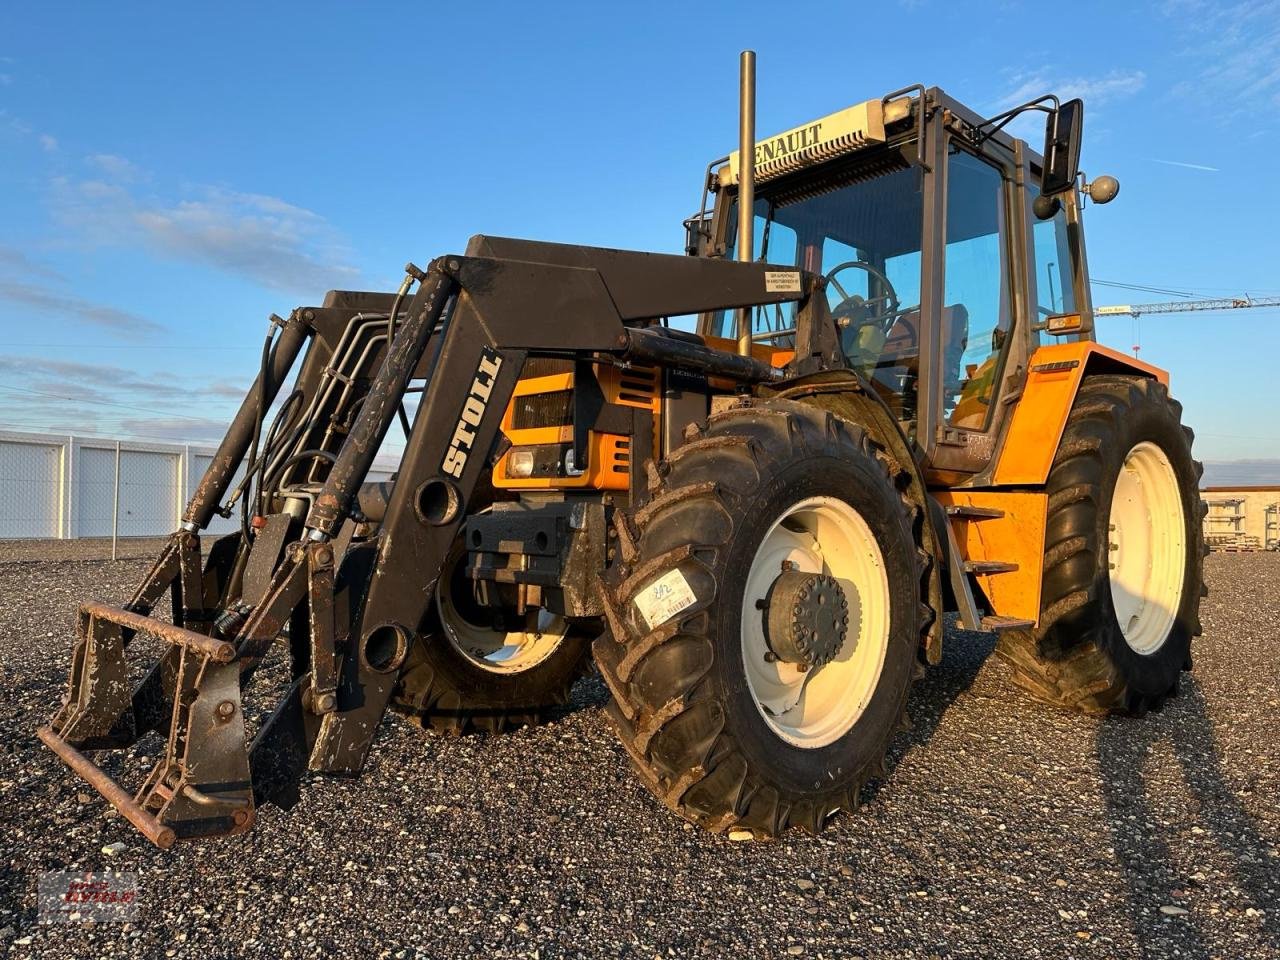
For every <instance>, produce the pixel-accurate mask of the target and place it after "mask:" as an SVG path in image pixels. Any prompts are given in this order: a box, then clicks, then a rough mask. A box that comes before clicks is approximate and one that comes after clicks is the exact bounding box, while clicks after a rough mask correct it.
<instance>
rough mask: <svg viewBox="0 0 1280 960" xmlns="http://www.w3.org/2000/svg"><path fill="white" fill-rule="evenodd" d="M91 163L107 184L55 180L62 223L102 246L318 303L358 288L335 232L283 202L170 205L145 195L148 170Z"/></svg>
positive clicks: (102, 158)
mask: <svg viewBox="0 0 1280 960" xmlns="http://www.w3.org/2000/svg"><path fill="white" fill-rule="evenodd" d="M89 161H90V162H91V163H92V164H93V166H94V167H96V168H97V169H98V170H100V171H101V172H102V173H104V174H105V175H106V176H105V179H86V180H75V179H70V178H65V177H62V178H57V179H55V180H54V181H53V193H54V208H55V212H56V214H57V216H58V218H59V219H60V220H61V221H62V222H63V223H64V224H65V225H67V226H69V227H72V228H74V229H75V230H76V231H78V232H79V233H80V234H81V235H82V236H83V237H85V238H86V239H88V240H89V241H91V242H93V243H98V244H102V245H120V244H137V245H141V246H144V247H147V248H148V249H151V250H152V251H154V252H155V253H157V254H159V255H161V256H165V257H171V258H175V259H180V260H185V261H188V262H192V263H200V264H204V265H206V266H212V267H215V268H217V269H219V270H222V271H225V272H227V273H231V274H236V275H238V276H242V277H247V278H249V279H251V280H254V281H256V282H257V283H260V284H262V285H264V286H266V287H270V288H272V289H276V290H283V291H288V292H290V293H300V294H308V295H310V296H313V297H314V296H317V295H318V294H320V293H321V292H323V291H325V290H328V289H330V288H333V287H341V286H343V285H344V284H349V283H351V282H353V281H355V280H356V279H357V278H358V276H359V272H358V271H357V270H356V269H355V268H354V267H352V266H351V265H350V264H349V262H348V257H347V251H346V248H345V247H344V245H343V243H342V240H341V237H340V235H339V234H338V232H337V231H336V230H334V229H333V227H332V226H331V225H330V224H329V223H328V222H327V221H326V220H325V219H324V218H323V217H322V216H320V215H319V214H317V213H315V212H313V211H311V210H307V209H305V208H303V207H299V206H297V205H296V204H292V203H289V202H288V201H286V200H283V199H281V198H279V197H273V196H268V195H265V194H260V193H245V192H241V191H237V190H231V189H228V188H226V187H212V186H202V187H195V188H192V189H191V190H189V191H188V194H189V195H188V196H185V197H181V198H172V197H165V196H159V195H155V194H151V193H148V192H143V191H142V190H141V189H140V187H139V185H138V181H145V180H146V179H147V174H146V171H143V170H141V169H140V168H139V167H137V166H136V165H135V164H133V163H132V162H131V161H129V160H126V159H125V158H123V157H117V156H115V155H112V154H97V155H94V156H93V157H91V158H89Z"/></svg>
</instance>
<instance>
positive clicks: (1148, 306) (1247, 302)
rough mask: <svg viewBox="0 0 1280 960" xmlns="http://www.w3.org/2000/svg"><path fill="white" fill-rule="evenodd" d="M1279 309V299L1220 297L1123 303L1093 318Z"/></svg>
mask: <svg viewBox="0 0 1280 960" xmlns="http://www.w3.org/2000/svg"><path fill="white" fill-rule="evenodd" d="M1244 307H1280V297H1249V296H1244V297H1220V298H1218V299H1216V300H1169V301H1166V302H1164V303H1123V304H1115V305H1113V306H1108V307H1095V308H1094V310H1093V315H1094V316H1095V317H1139V316H1142V315H1143V314H1144V313H1183V312H1186V311H1190V310H1240V309H1242V308H1244Z"/></svg>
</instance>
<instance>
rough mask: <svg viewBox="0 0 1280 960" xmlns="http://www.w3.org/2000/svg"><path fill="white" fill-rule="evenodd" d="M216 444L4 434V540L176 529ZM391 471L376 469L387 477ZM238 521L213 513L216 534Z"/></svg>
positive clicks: (0, 483)
mask: <svg viewBox="0 0 1280 960" xmlns="http://www.w3.org/2000/svg"><path fill="white" fill-rule="evenodd" d="M214 452H215V448H214V447H205V446H192V445H191V444H178V443H140V442H136V441H133V440H123V441H116V440H110V439H106V438H102V437H77V436H67V435H62V436H58V435H55V434H44V433H6V432H4V431H0V540H17V539H64V540H65V539H71V538H75V537H111V536H113V535H115V536H120V537H155V536H164V535H165V534H168V533H172V532H173V531H174V530H176V529H177V526H178V522H179V521H180V520H181V518H182V511H183V510H184V509H185V508H186V505H187V500H188V499H190V497H191V494H192V493H193V492H194V491H195V488H196V484H198V483H199V482H200V478H201V477H202V476H204V472H205V470H206V469H208V466H209V464H210V462H211V461H212V459H213V455H214ZM389 476H390V471H389V470H376V471H370V474H369V479H370V480H385V479H387V478H388V477H389ZM235 528H236V521H235V520H234V519H231V520H226V519H223V518H222V517H214V519H213V522H212V523H210V524H209V532H210V533H213V534H221V533H229V532H231V531H232V530H234V529H235Z"/></svg>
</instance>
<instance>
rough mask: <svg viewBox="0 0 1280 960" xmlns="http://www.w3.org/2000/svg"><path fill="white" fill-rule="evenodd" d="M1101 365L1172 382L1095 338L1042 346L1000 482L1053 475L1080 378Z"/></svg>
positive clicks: (1013, 425)
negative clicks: (1054, 461) (1052, 471)
mask: <svg viewBox="0 0 1280 960" xmlns="http://www.w3.org/2000/svg"><path fill="white" fill-rule="evenodd" d="M1099 368H1101V370H1105V371H1106V372H1108V373H1110V372H1122V371H1128V372H1131V373H1138V374H1142V375H1144V376H1149V377H1153V378H1154V379H1156V380H1159V381H1160V382H1161V383H1165V384H1167V383H1168V382H1169V375H1168V374H1167V373H1165V371H1163V370H1161V369H1160V368H1159V367H1153V366H1152V365H1151V364H1149V363H1143V362H1142V361H1140V360H1136V359H1134V358H1133V357H1129V356H1126V355H1125V354H1123V353H1120V352H1119V351H1118V350H1112V349H1111V348H1110V347H1104V346H1102V345H1101V344H1097V343H1094V342H1092V341H1089V340H1081V341H1077V342H1075V343H1057V344H1053V345H1051V346H1047V347H1041V348H1040V349H1038V350H1037V351H1036V352H1035V353H1033V354H1032V355H1031V362H1030V364H1029V369H1028V371H1027V383H1026V386H1025V387H1024V388H1023V391H1022V396H1021V398H1019V400H1018V403H1017V406H1016V407H1015V408H1014V411H1013V417H1012V419H1011V420H1010V423H1009V427H1008V432H1007V433H1006V435H1005V440H1004V445H1003V447H1002V448H1001V450H1000V459H999V461H998V462H997V463H996V470H995V477H994V482H995V484H996V485H997V486H1002V487H1003V486H1039V485H1040V484H1042V483H1044V482H1045V481H1046V480H1047V479H1048V477H1049V468H1050V467H1051V466H1052V465H1053V458H1054V455H1055V454H1056V453H1057V452H1058V443H1059V441H1060V440H1061V439H1062V430H1063V427H1065V426H1066V423H1067V414H1069V413H1070V412H1071V404H1072V403H1074V402H1075V398H1076V390H1077V389H1078V388H1079V386H1080V381H1081V379H1083V377H1084V375H1085V373H1086V372H1095V371H1097V372H1101V371H1100V370H1099Z"/></svg>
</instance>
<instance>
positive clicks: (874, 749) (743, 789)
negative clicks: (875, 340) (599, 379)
mask: <svg viewBox="0 0 1280 960" xmlns="http://www.w3.org/2000/svg"><path fill="white" fill-rule="evenodd" d="M688 436H689V438H690V439H689V440H688V442H687V443H685V444H684V445H683V446H681V447H679V448H678V449H677V450H676V451H675V452H674V453H672V454H671V456H670V457H669V458H668V459H667V460H666V461H664V462H662V463H660V464H658V465H656V467H654V469H653V470H652V471H651V473H650V491H649V492H650V495H651V496H650V498H649V500H648V502H647V503H646V504H645V505H644V506H643V507H641V508H640V509H639V510H637V511H636V512H635V513H634V514H633V515H631V516H621V515H616V516H615V521H616V522H617V528H618V541H619V549H620V550H621V551H622V562H621V563H620V564H619V565H618V567H617V569H616V571H615V576H614V577H613V579H612V581H611V583H610V585H609V588H608V590H607V604H606V610H607V612H608V617H609V620H610V632H607V633H605V634H604V635H603V636H601V637H600V638H599V639H597V640H596V642H595V645H594V652H595V658H596V664H597V666H598V667H599V669H600V672H601V674H602V676H603V677H604V680H605V682H606V685H607V686H608V687H609V689H610V691H611V693H612V695H613V696H612V701H611V703H610V704H609V706H608V708H607V711H608V714H609V716H610V719H611V721H612V723H613V725H614V726H615V728H616V730H617V733H618V736H619V738H620V739H621V741H622V745H623V746H624V748H625V749H626V750H627V752H628V753H629V754H630V756H631V759H632V761H633V762H634V764H635V766H636V768H637V769H638V771H639V772H640V775H641V777H642V779H643V780H644V782H645V784H646V785H647V786H648V787H649V788H650V790H651V791H652V792H653V793H654V794H655V795H656V796H657V797H658V798H659V799H660V800H662V801H663V802H664V803H666V804H667V806H669V807H670V808H671V809H672V810H674V811H675V812H677V813H678V814H680V815H681V816H683V817H684V818H686V819H687V820H690V821H692V822H694V823H697V824H700V825H701V826H703V827H706V828H708V829H709V830H711V831H713V832H720V831H724V830H727V829H730V828H737V829H741V830H749V831H751V833H752V834H754V835H755V836H756V837H759V838H766V837H773V836H776V835H778V834H781V833H783V832H784V831H786V830H787V829H789V828H790V827H793V826H798V827H802V828H804V829H807V830H809V831H812V832H817V831H818V830H819V829H821V827H822V826H823V825H824V823H825V822H826V821H827V819H828V818H829V817H830V816H831V815H832V814H834V813H835V812H837V811H840V810H852V809H854V808H856V806H857V805H858V802H859V794H860V791H861V789H862V787H863V785H864V784H865V783H866V781H867V780H868V779H870V778H872V777H877V776H883V775H884V773H885V768H884V757H885V752H886V750H887V749H888V747H889V744H890V741H891V740H892V739H893V737H894V735H895V733H896V732H897V731H898V730H900V729H903V728H904V727H905V726H906V703H907V693H908V690H909V688H910V685H911V682H912V680H914V679H915V678H916V677H917V676H919V675H920V674H921V673H922V672H923V667H922V666H921V665H920V662H919V659H918V653H919V650H920V649H921V629H922V611H923V610H924V609H925V608H923V607H922V604H921V587H920V585H921V577H922V574H923V573H924V571H925V570H927V568H928V560H927V557H926V556H925V554H924V553H923V552H922V551H920V550H919V549H918V547H917V538H916V536H915V535H914V532H913V531H914V530H916V529H918V527H917V526H916V524H918V522H919V520H920V510H919V508H917V507H914V506H912V505H911V504H909V503H907V502H906V500H905V499H904V498H903V495H902V493H901V490H900V488H899V486H898V484H897V482H896V477H897V476H898V475H904V474H902V472H901V471H900V470H897V469H895V466H894V464H893V463H892V462H891V461H890V459H889V458H888V457H887V456H886V455H885V454H884V453H883V452H882V451H880V450H879V449H877V448H876V446H875V445H874V444H873V443H872V442H871V441H870V440H869V439H868V437H867V435H866V434H865V433H864V432H863V431H862V430H861V428H859V427H857V426H855V425H853V424H851V423H848V422H846V421H844V420H842V419H840V418H838V417H836V416H834V415H832V414H831V413H829V412H826V411H823V410H819V409H815V408H814V407H810V406H806V405H804V404H800V403H795V402H790V401H785V400H774V401H767V402H760V401H742V402H740V404H739V405H738V406H737V407H734V408H731V409H729V410H726V411H723V412H720V413H717V414H715V415H713V416H712V417H711V418H710V420H709V421H708V424H707V426H706V429H705V430H700V429H697V428H694V429H693V430H692V432H691V433H690V434H688ZM904 476H905V475H904ZM784 520H785V521H786V525H783V521H784ZM792 540H793V541H795V543H796V544H799V545H800V546H796V547H794V548H793V547H792V546H791V545H790V543H789V541H792ZM824 549H825V552H823V551H824ZM778 550H782V551H791V552H790V553H782V554H780V553H778V552H777V551H778ZM779 556H788V557H792V558H795V559H794V561H793V560H787V561H784V562H782V563H779V562H778V559H777V558H778V557H779ZM815 556H816V559H814V557H815ZM850 557H859V558H861V559H858V560H857V561H856V562H855V561H851V560H849V559H848V558H850ZM806 558H807V559H806ZM793 562H794V566H793V567H791V568H790V569H791V570H793V571H794V572H795V573H796V574H797V575H803V576H806V577H813V578H819V579H821V575H822V574H823V573H824V572H825V573H826V574H829V575H830V578H829V579H828V580H827V581H826V582H827V583H828V584H829V583H830V582H831V579H835V581H836V582H838V583H840V584H841V592H840V593H839V597H842V598H844V600H845V601H846V603H847V608H848V610H849V612H850V613H851V614H852V620H851V621H850V623H849V624H848V625H846V626H843V627H841V626H839V618H838V617H837V619H836V621H835V623H836V626H834V627H833V628H832V629H831V630H829V631H827V632H826V633H825V634H824V633H823V631H822V629H820V627H821V625H822V624H824V623H825V624H831V623H832V621H822V620H814V621H813V622H814V623H817V624H819V629H816V630H815V631H813V632H807V631H805V630H803V629H802V630H800V633H801V635H802V637H803V638H804V639H805V640H807V641H808V642H810V643H815V642H816V643H818V644H821V643H823V642H824V638H825V642H827V643H828V644H829V647H828V648H827V652H826V654H825V656H827V657H829V658H830V659H827V660H820V661H813V662H807V661H801V660H795V659H792V660H790V661H787V660H786V659H785V658H782V657H779V656H776V655H775V654H773V653H772V652H769V653H764V654H762V649H763V648H762V647H761V646H760V643H761V639H760V638H761V637H762V636H764V637H766V639H765V640H764V641H763V642H765V643H768V644H770V645H773V644H775V642H776V641H774V640H773V639H772V638H771V637H770V635H769V634H767V633H766V632H765V631H766V627H765V626H763V624H766V623H767V624H773V623H774V620H773V619H772V614H770V613H768V612H767V611H762V610H760V609H759V604H760V603H761V602H765V601H762V600H760V599H759V598H760V597H761V591H762V590H763V589H764V588H763V587H762V586H761V584H763V583H764V582H766V581H771V582H772V584H773V585H772V586H770V587H768V588H767V589H768V596H769V597H771V598H772V597H775V596H777V595H778V585H779V584H781V583H782V581H783V577H785V576H788V574H785V573H782V574H781V575H780V572H781V571H783V570H786V569H788V567H787V564H788V563H793ZM851 564H852V565H851ZM859 564H861V565H859ZM806 565H807V566H808V568H809V569H808V570H805V569H804V568H805V566H806ZM760 577H763V578H764V580H761V579H759V578H760ZM775 578H776V579H775ZM810 582H812V581H810ZM864 587H865V589H864ZM787 596H794V594H787ZM828 596H830V594H828ZM753 597H755V598H756V599H755V600H753V599H752V598H753ZM805 602H806V603H808V602H810V601H808V600H806V601H805ZM812 602H814V603H819V602H825V601H812ZM837 603H838V601H837ZM654 604H658V606H657V607H656V608H655V606H654ZM663 604H665V606H663ZM682 604H683V605H684V606H683V608H681V606H682ZM779 609H780V610H791V609H799V608H798V607H787V606H780V607H779ZM805 609H807V610H808V609H822V608H821V607H813V608H810V607H806V608H805ZM655 610H656V612H655ZM781 633H782V631H781V630H780V631H779V635H781ZM850 634H854V636H856V637H857V639H856V640H855V639H854V637H853V636H850ZM770 649H771V650H772V647H771V648H770ZM832 650H834V651H835V652H834V653H832V652H831V651H832ZM864 651H866V652H865V653H864ZM770 656H773V657H774V659H773V660H770V659H769V658H770ZM793 656H794V654H793ZM877 659H878V661H879V665H878V668H877V667H876V666H875V661H876V660H877ZM855 664H859V666H854V665H855ZM806 665H807V668H808V670H812V676H811V677H810V676H809V674H808V672H806V671H805V669H804V667H805V666H806ZM770 671H773V673H771V672H770ZM797 671H799V672H800V673H801V675H802V676H803V677H804V679H803V680H801V681H800V685H799V690H800V693H799V700H798V701H797V700H794V699H790V700H789V699H788V697H794V696H795V690H796V689H797V688H796V686H795V685H794V677H795V674H796V672H797ZM826 671H833V672H831V673H826ZM775 682H777V683H780V684H783V686H771V684H774V683H775ZM785 684H791V685H790V686H785ZM810 684H811V685H810ZM779 691H782V692H781V693H779ZM787 691H789V692H787ZM766 694H768V696H767V697H766V696H765V695H766ZM766 700H767V701H768V704H771V706H770V705H767V704H766V702H765V701H766ZM788 703H790V706H788V705H787V704H788ZM797 710H798V711H799V712H798V713H796V712H795V711H797ZM810 711H812V714H810ZM810 716H812V723H810V722H809V717H810ZM824 718H825V719H824Z"/></svg>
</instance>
